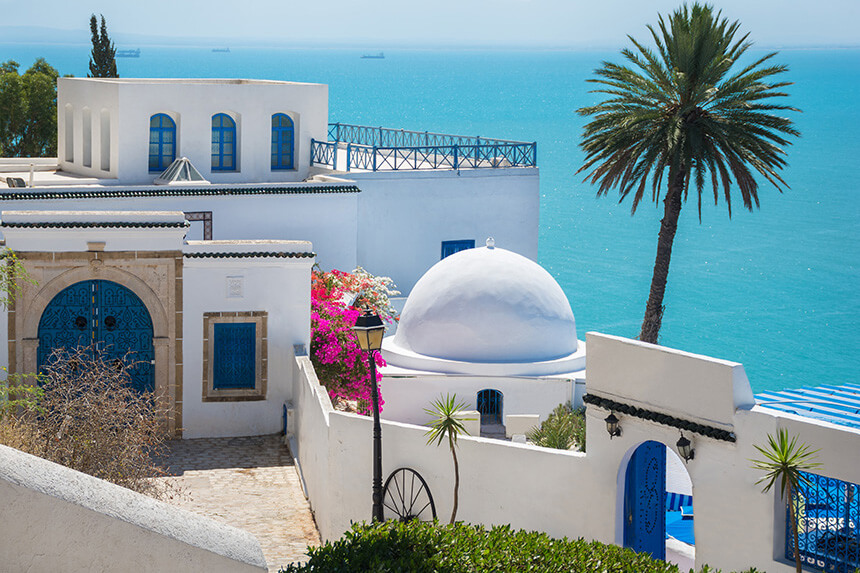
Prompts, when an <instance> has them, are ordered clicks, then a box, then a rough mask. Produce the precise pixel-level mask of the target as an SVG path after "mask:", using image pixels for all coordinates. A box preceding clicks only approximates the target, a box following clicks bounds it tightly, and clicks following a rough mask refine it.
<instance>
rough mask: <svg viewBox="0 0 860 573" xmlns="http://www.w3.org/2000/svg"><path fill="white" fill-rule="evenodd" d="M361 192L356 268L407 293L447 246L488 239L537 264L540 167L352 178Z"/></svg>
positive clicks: (479, 242)
mask: <svg viewBox="0 0 860 573" xmlns="http://www.w3.org/2000/svg"><path fill="white" fill-rule="evenodd" d="M347 176H348V177H349V178H351V179H355V180H356V181H357V182H358V185H359V186H360V187H361V190H362V193H361V196H360V197H359V210H358V216H359V219H360V220H361V221H362V224H361V225H360V226H359V234H358V246H357V249H358V261H359V264H361V265H362V266H364V267H365V268H366V269H368V270H369V271H371V272H373V273H375V274H384V275H388V276H391V277H392V278H393V279H394V280H395V282H396V283H397V285H398V286H399V287H400V290H401V291H403V292H409V291H410V290H412V287H413V286H414V284H415V282H417V280H418V279H419V278H420V277H421V275H423V274H424V272H425V271H427V269H429V268H430V267H431V266H433V265H434V264H435V263H437V262H438V261H439V259H440V258H441V252H442V241H449V240H460V239H474V240H475V245H476V246H483V245H484V242H485V241H486V239H487V237H494V238H495V239H496V246H498V247H502V248H505V249H508V250H510V251H514V252H516V253H519V254H521V255H523V256H525V257H528V258H530V259H532V260H536V259H537V247H538V219H539V210H540V193H539V189H538V186H539V175H538V169H537V168H516V169H463V170H460V171H451V170H439V171H403V172H377V173H352V172H351V173H349V174H348V175H347Z"/></svg>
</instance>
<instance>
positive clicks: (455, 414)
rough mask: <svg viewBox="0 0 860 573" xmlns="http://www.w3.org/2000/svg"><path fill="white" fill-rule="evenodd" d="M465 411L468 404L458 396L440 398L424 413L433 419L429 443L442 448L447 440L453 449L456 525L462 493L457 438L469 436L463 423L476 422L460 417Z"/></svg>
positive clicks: (452, 518)
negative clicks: (458, 398) (459, 400)
mask: <svg viewBox="0 0 860 573" xmlns="http://www.w3.org/2000/svg"><path fill="white" fill-rule="evenodd" d="M465 409H466V403H465V402H458V401H457V395H456V394H446V395H445V396H440V397H439V398H438V399H436V400H434V401H433V402H432V403H431V405H430V407H429V408H424V411H425V412H426V413H427V414H428V415H430V417H431V418H432V419H431V421H430V429H429V430H428V431H427V433H426V434H425V435H427V436H428V439H427V443H428V444H432V443H433V442H436V445H437V446H440V445H442V442H444V441H445V440H446V439H447V441H448V447H449V448H451V457H453V458H454V507H453V509H452V510H451V521H450V523H454V520H455V518H456V517H457V506H458V504H459V492H460V465H459V463H458V462H457V438H458V437H459V436H460V434H467V435H468V433H469V432H468V431H467V430H466V427H465V426H464V425H463V422H467V421H472V420H474V418H466V417H463V416H462V415H459V413H460V412H462V411H463V410H465Z"/></svg>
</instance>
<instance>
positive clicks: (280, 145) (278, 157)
mask: <svg viewBox="0 0 860 573" xmlns="http://www.w3.org/2000/svg"><path fill="white" fill-rule="evenodd" d="M294 135H295V128H294V126H293V120H292V119H291V118H290V116H288V115H286V114H284V113H276V114H275V115H273V116H272V169H273V170H278V169H292V168H293V149H294V144H293V136H294Z"/></svg>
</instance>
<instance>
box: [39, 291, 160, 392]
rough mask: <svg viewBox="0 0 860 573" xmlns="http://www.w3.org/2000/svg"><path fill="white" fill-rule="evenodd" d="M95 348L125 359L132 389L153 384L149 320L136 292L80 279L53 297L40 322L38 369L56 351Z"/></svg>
mask: <svg viewBox="0 0 860 573" xmlns="http://www.w3.org/2000/svg"><path fill="white" fill-rule="evenodd" d="M79 346H84V347H97V348H98V349H99V350H100V351H101V352H102V357H103V358H104V359H105V360H107V361H112V360H117V359H119V360H125V362H126V364H127V365H128V373H129V375H130V376H131V382H132V385H133V386H134V387H135V388H136V389H137V390H139V391H148V390H152V389H153V388H154V386H155V384H154V382H155V377H154V370H153V362H154V359H155V352H154V350H153V346H152V318H151V317H150V316H149V311H147V310H146V307H145V306H144V304H143V302H142V301H141V300H140V298H138V296H137V295H136V294H134V293H133V292H131V291H130V290H129V289H127V288H125V287H124V286H122V285H119V284H117V283H114V282H111V281H83V282H79V283H75V284H73V285H72V286H69V287H66V288H65V289H63V290H62V291H60V293H59V294H57V296H55V297H54V298H53V299H52V300H51V302H50V303H48V306H47V307H46V308H45V311H44V312H43V313H42V318H41V319H40V321H39V351H38V360H39V369H41V368H42V366H43V365H44V364H46V363H47V361H48V359H49V357H50V355H51V353H52V352H53V350H54V349H56V348H68V349H71V348H76V347H79Z"/></svg>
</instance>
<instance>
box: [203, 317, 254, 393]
mask: <svg viewBox="0 0 860 573" xmlns="http://www.w3.org/2000/svg"><path fill="white" fill-rule="evenodd" d="M214 326H215V333H214V336H215V341H214V345H213V356H212V387H213V388H214V389H215V390H227V389H232V388H254V387H255V386H256V382H257V328H256V324H254V323H253V322H224V323H216V324H215V325H214Z"/></svg>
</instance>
